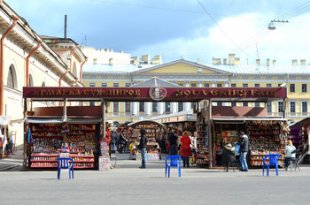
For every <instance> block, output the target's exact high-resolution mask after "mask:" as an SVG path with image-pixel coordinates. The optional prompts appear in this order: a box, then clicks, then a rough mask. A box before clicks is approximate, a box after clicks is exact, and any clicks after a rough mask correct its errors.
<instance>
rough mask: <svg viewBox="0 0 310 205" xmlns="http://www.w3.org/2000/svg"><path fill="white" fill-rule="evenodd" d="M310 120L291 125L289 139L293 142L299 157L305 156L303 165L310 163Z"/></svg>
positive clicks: (306, 119)
mask: <svg viewBox="0 0 310 205" xmlns="http://www.w3.org/2000/svg"><path fill="white" fill-rule="evenodd" d="M309 135H310V118H305V119H303V120H300V121H298V122H295V123H293V124H291V125H290V133H289V138H290V139H291V140H292V141H293V144H294V146H295V147H296V148H297V150H298V153H297V154H299V155H304V156H303V163H307V164H309V163H310V150H309V146H310V137H309Z"/></svg>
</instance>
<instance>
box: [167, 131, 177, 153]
mask: <svg viewBox="0 0 310 205" xmlns="http://www.w3.org/2000/svg"><path fill="white" fill-rule="evenodd" d="M176 131H177V129H176V128H172V129H171V131H170V133H169V139H168V140H169V144H170V150H169V155H176V154H178V147H177V146H178V136H177V133H176Z"/></svg>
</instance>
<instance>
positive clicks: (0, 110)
mask: <svg viewBox="0 0 310 205" xmlns="http://www.w3.org/2000/svg"><path fill="white" fill-rule="evenodd" d="M2 3H3V1H0V4H1V5H2ZM11 17H12V20H13V22H12V24H11V25H10V26H9V28H8V29H7V30H6V31H5V32H4V33H3V35H2V36H1V40H0V99H1V100H0V115H3V111H4V110H3V102H4V100H3V96H4V84H3V81H4V80H3V77H4V76H3V70H4V62H3V60H4V55H3V51H4V39H5V38H6V37H7V36H8V35H9V34H10V33H11V31H12V30H13V28H14V27H15V26H16V23H17V20H18V18H17V17H16V16H11Z"/></svg>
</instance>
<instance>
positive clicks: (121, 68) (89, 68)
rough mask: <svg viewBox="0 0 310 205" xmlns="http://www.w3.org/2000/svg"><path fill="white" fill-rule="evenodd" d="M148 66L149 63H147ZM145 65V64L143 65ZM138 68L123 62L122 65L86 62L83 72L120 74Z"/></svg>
mask: <svg viewBox="0 0 310 205" xmlns="http://www.w3.org/2000/svg"><path fill="white" fill-rule="evenodd" d="M148 66H150V65H148ZM145 67H147V66H145ZM139 69H141V68H139V67H138V66H136V65H132V64H123V65H119V64H117V65H110V64H90V63H87V64H85V65H84V66H83V73H111V74H120V73H130V72H134V71H137V70H139Z"/></svg>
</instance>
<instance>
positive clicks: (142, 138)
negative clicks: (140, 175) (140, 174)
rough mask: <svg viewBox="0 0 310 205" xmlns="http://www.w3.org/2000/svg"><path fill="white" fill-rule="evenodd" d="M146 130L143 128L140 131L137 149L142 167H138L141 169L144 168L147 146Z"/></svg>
mask: <svg viewBox="0 0 310 205" xmlns="http://www.w3.org/2000/svg"><path fill="white" fill-rule="evenodd" d="M145 134H146V130H145V129H144V128H141V129H140V143H139V145H138V149H139V150H140V152H141V159H142V165H141V166H140V167H139V168H141V169H145V168H146V158H147V156H146V145H147V139H146V136H145Z"/></svg>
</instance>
